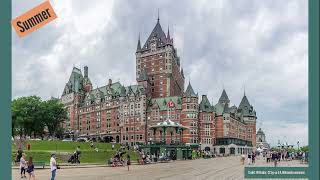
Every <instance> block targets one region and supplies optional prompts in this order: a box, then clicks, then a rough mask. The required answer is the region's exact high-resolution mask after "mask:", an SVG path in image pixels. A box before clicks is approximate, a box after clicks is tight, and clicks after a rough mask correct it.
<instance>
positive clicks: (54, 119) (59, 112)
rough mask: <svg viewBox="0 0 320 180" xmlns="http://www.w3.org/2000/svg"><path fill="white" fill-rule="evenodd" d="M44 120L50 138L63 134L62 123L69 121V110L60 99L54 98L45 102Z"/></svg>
mask: <svg viewBox="0 0 320 180" xmlns="http://www.w3.org/2000/svg"><path fill="white" fill-rule="evenodd" d="M42 115H43V119H44V123H45V125H46V126H47V128H48V131H49V134H50V136H56V135H57V134H59V135H60V134H61V131H62V130H61V128H62V123H63V122H64V121H66V120H67V119H68V116H67V110H66V109H65V107H64V105H63V104H62V103H61V102H60V101H59V99H56V98H52V99H50V100H47V101H44V102H43V112H42Z"/></svg>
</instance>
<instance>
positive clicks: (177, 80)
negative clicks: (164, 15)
mask: <svg viewBox="0 0 320 180" xmlns="http://www.w3.org/2000/svg"><path fill="white" fill-rule="evenodd" d="M136 80H137V82H138V83H139V84H141V85H143V86H144V87H145V88H146V89H147V94H148V95H149V96H151V97H152V98H158V97H166V96H182V95H183V92H184V75H183V69H182V68H180V58H179V57H178V55H177V50H176V48H174V46H173V39H172V38H171V37H170V32H169V28H168V33H167V35H166V34H165V33H164V32H163V30H162V28H161V25H160V20H159V17H158V19H157V23H156V25H155V27H154V28H153V30H152V32H151V34H150V35H149V37H148V39H147V41H146V42H145V43H144V45H143V46H142V47H141V44H140V35H139V39H138V45H137V51H136Z"/></svg>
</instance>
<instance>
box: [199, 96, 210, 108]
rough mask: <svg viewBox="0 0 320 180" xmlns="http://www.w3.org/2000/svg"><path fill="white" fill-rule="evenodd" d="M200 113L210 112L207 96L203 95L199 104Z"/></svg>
mask: <svg viewBox="0 0 320 180" xmlns="http://www.w3.org/2000/svg"><path fill="white" fill-rule="evenodd" d="M199 108H200V111H205V112H212V111H213V109H212V106H211V104H210V102H209V100H208V98H207V95H203V96H202V99H201V102H200V104H199Z"/></svg>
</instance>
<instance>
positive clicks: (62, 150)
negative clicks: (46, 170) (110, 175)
mask: <svg viewBox="0 0 320 180" xmlns="http://www.w3.org/2000/svg"><path fill="white" fill-rule="evenodd" d="M27 144H30V145H31V149H30V151H28V150H27V149H24V153H25V154H26V155H27V158H28V156H32V158H33V160H34V161H44V162H46V164H49V160H50V155H51V153H52V152H54V153H56V154H57V159H58V162H60V163H66V162H67V161H68V158H69V157H70V155H71V154H72V153H73V152H74V151H75V149H76V147H77V146H80V149H81V155H80V161H81V163H99V164H105V163H106V161H107V159H110V158H111V157H113V156H114V155H115V153H116V150H117V149H119V148H120V145H119V144H115V149H114V150H112V144H110V143H94V145H95V146H96V147H98V149H99V151H98V152H96V151H95V150H94V149H93V148H91V147H90V143H89V142H63V141H27V143H26V145H27ZM25 148H27V147H25ZM16 152H17V149H16V147H15V146H14V145H13V146H12V159H13V160H14V159H15V156H16ZM127 153H129V155H130V157H131V160H132V161H136V160H137V158H138V156H137V154H136V153H135V152H133V151H127Z"/></svg>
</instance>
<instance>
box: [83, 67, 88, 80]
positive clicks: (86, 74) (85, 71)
mask: <svg viewBox="0 0 320 180" xmlns="http://www.w3.org/2000/svg"><path fill="white" fill-rule="evenodd" d="M84 77H86V78H87V77H88V66H85V67H84Z"/></svg>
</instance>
